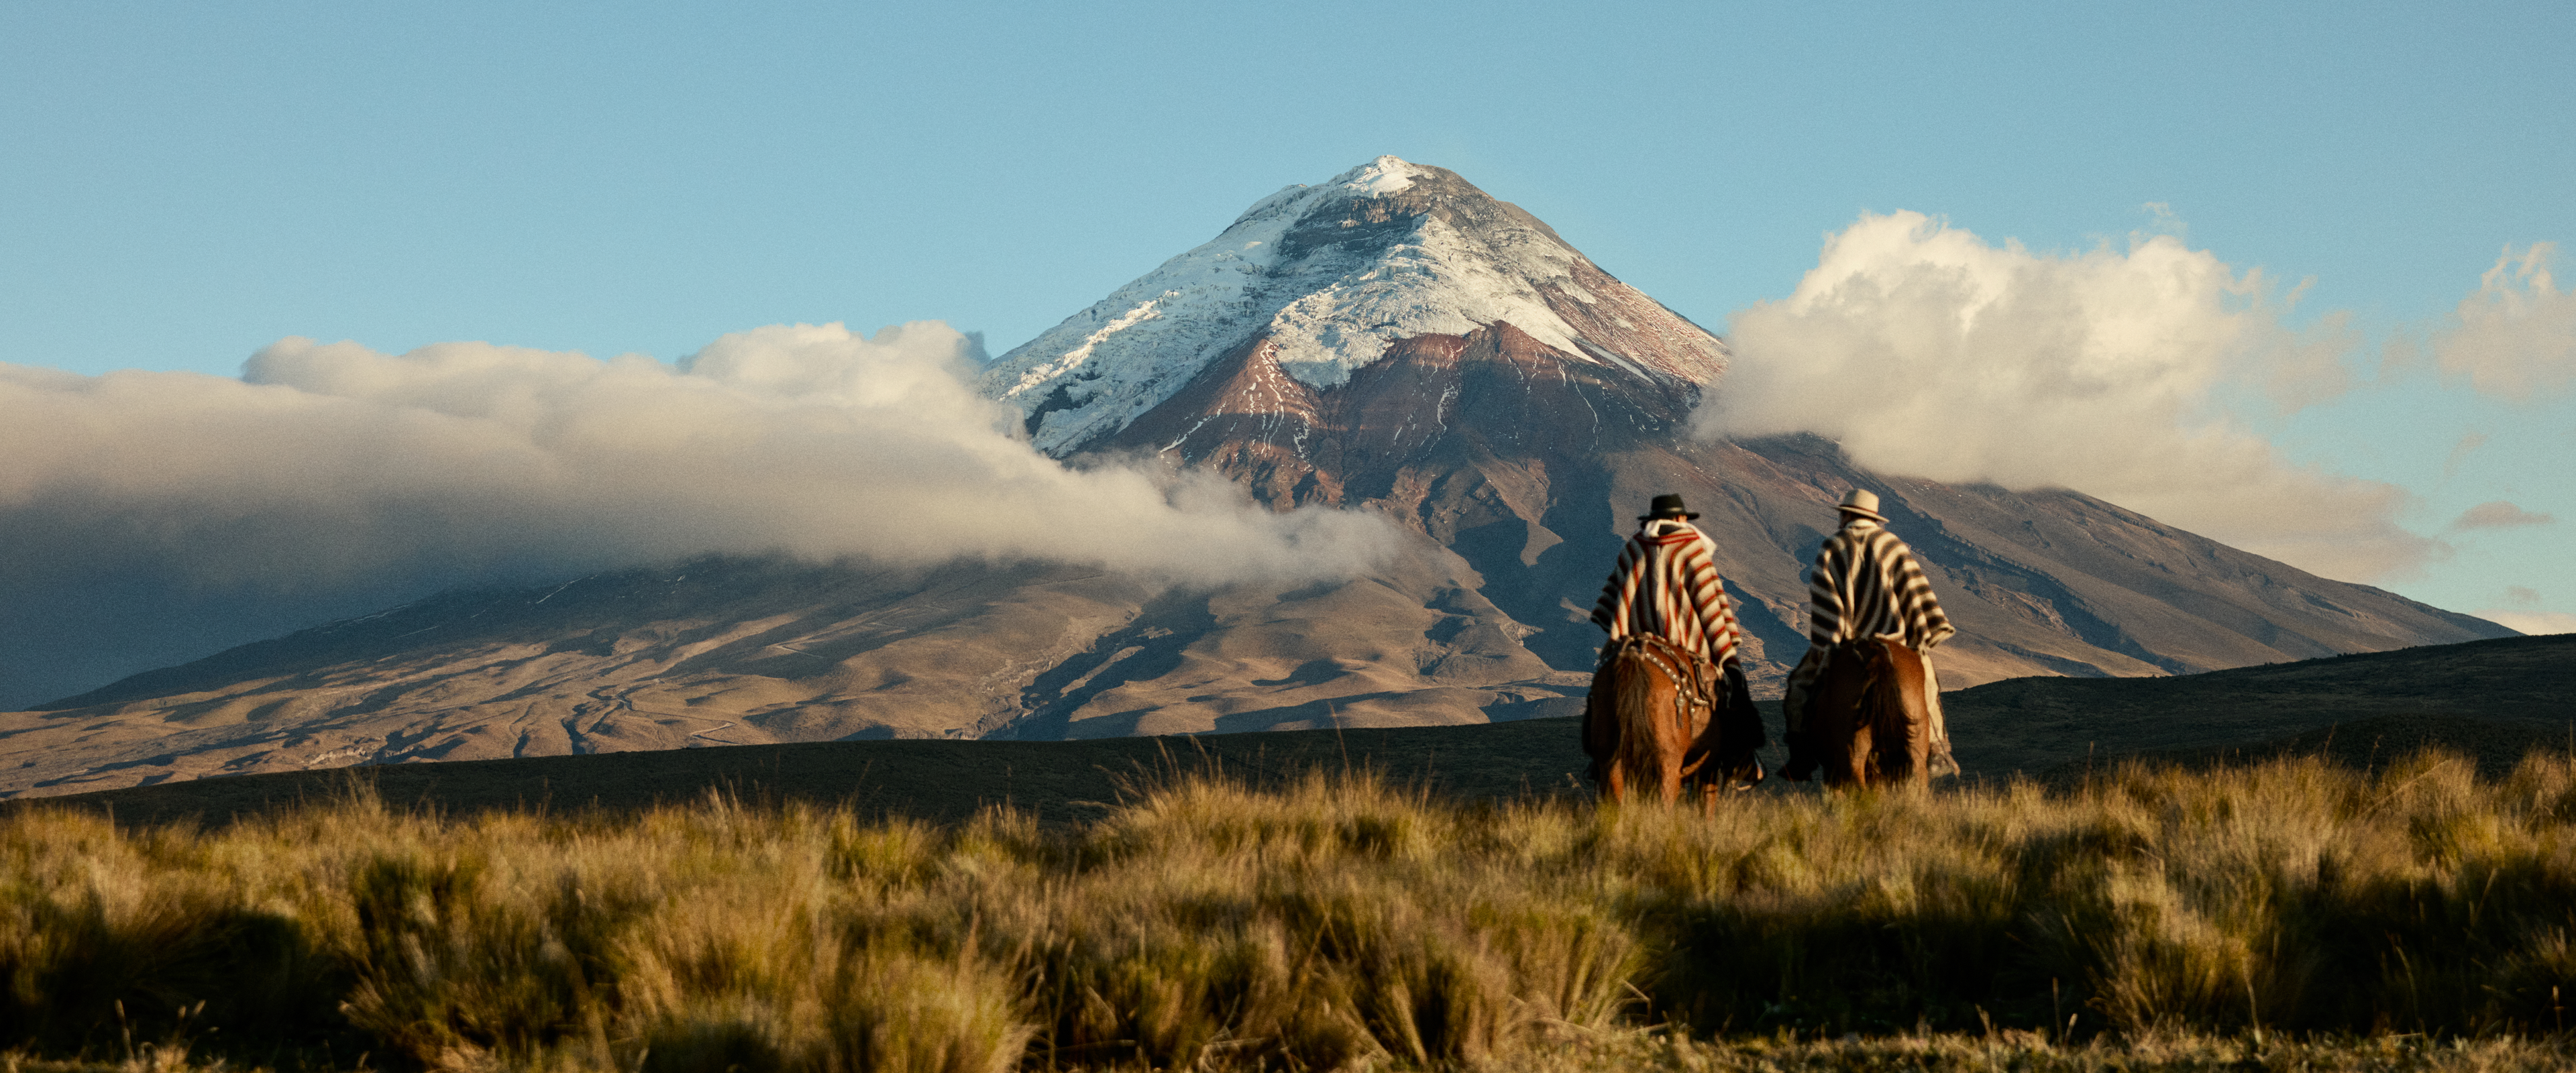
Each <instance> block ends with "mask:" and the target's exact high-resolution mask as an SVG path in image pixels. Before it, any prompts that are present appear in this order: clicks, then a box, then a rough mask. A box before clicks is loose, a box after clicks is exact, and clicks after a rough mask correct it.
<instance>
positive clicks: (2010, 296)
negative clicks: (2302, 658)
mask: <svg viewBox="0 0 2576 1073" xmlns="http://www.w3.org/2000/svg"><path fill="white" fill-rule="evenodd" d="M2296 299H2297V294H2296V292H2295V291H2294V292H2293V293H2292V294H2291V295H2290V296H2289V297H2287V298H2276V297H2275V296H2274V295H2273V294H2272V287H2271V284H2270V283H2269V282H2268V281H2267V280H2266V279H2264V278H2263V276H2262V275H2261V273H2259V272H2245V273H2239V272H2237V271H2235V270H2234V269H2233V268H2231V267H2229V266H2228V265H2226V264H2225V263H2223V262H2221V261H2219V260H2218V259H2217V258H2216V257H2214V256H2212V255H2210V254H2209V253H2207V252H2205V251H2198V250H2192V249H2189V248H2188V247H2186V246H2185V245H2184V244H2183V242H2182V241H2181V240H2180V239H2179V238H2177V237H2175V236H2173V235H2156V236H2145V235H2141V236H2134V237H2133V238H2132V240H2131V242H2130V244H2129V247H2128V248H2127V249H2126V250H2116V249H2111V248H2109V247H2103V248H2099V249H2095V250H2091V251H2089V252H2084V253H2077V254H2038V253H2033V252H2031V251H2029V250H2027V249H2024V248H2023V247H2022V246H2021V245H2020V244H2018V243H2011V242H2007V243H2006V244H2004V245H2002V246H1996V245H1993V244H1990V243H1988V242H1986V241H1985V240H1983V239H1981V238H1979V237H1978V236H1976V235H1975V234H1972V233H1970V232H1967V231H1964V230H1960V229H1957V228H1953V227H1950V226H1948V225H1947V224H1945V223H1943V222H1941V221H1937V220H1933V219H1930V218H1928V217H1925V216H1922V215H1920V214H1917V213H1910V212H1908V213H1897V214H1895V215H1891V216H1877V215H1869V216H1864V217H1862V218H1861V219H1860V221H1859V222H1857V223H1855V224H1853V225H1852V226H1851V227H1850V228H1849V229H1847V230H1845V231H1844V232H1843V233H1841V234H1840V235H1836V236H1834V237H1833V238H1832V239H1830V240H1829V241H1828V242H1827V243H1826V246H1825V249H1824V252H1823V254H1822V255H1821V257H1820V258H1819V260H1818V264H1817V266H1816V268H1815V269H1814V270H1813V271H1810V272H1809V273H1807V275H1806V278H1805V279H1803V280H1801V281H1800V283H1799V285H1798V288H1797V290H1796V291H1795V292H1794V293H1792V294H1791V295H1790V297H1788V298H1787V299H1785V300H1783V301H1778V302H1766V303H1762V304H1759V305H1756V306H1753V307H1751V308H1749V309H1745V310H1743V311H1741V312H1738V313H1737V314H1736V315H1735V317H1734V318H1733V320H1732V323H1731V331H1730V333H1729V342H1730V344H1731V345H1732V346H1733V347H1734V349H1735V351H1736V354H1737V360H1736V362H1735V364H1734V366H1733V367H1732V369H1731V370H1730V371H1729V373H1728V375H1727V378H1726V380H1724V381H1723V382H1721V383H1720V384H1719V385H1718V387H1717V389H1716V390H1715V391H1713V392H1712V393H1711V394H1710V397H1709V399H1708V401H1707V402H1706V403H1705V404H1704V405H1703V407H1702V410H1701V413H1700V415H1699V421H1698V429H1699V431H1700V432H1701V433H1702V434H1704V435H1730V436H1758V435H1768V434H1775V433H1784V432H1792V431H1812V432H1816V433H1819V434H1822V435H1825V436H1827V437H1830V438H1833V439H1836V440H1839V441H1840V442H1841V443H1842V445H1843V447H1844V448H1845V449H1846V450H1848V451H1849V452H1850V453H1851V455H1852V457H1853V459H1854V460H1855V461H1857V462H1859V463H1860V464H1862V465H1864V466H1868V467H1870V468H1872V469H1877V470H1881V471H1886V472H1891V473H1900V474H1910V475H1918V476H1924V477H1929V478H1932V479H1935V480H1944V481H1960V482H1967V481H1992V482H1995V483H1999V484H2004V485H2008V486H2012V487H2018V488H2028V487H2040V486H2064V487H2070V488H2074V489H2077V490H2080V491H2083V492H2087V493H2090V494H2093V495H2097V496H2100V497H2102V498H2104V499H2108V500H2111V501H2113V502H2116V503H2119V504H2121V505H2122V506H2126V507H2129V508H2131V509H2133V510H2137V511H2140V512H2143V513H2145V514H2148V515H2150V516H2152V517H2155V518H2158V519H2160V520H2163V521H2165V522H2168V523H2171V524H2174V525H2178V526H2181V527H2183V528H2185V529H2190V530H2193V531H2196V532H2200V533H2203V534H2206V535H2208V536H2211V537H2213V538H2216V539H2219V540H2222V541H2226V542H2228V543H2231V544H2235V545H2237V546H2240V547H2244V548H2247V549H2248V550H2252V551H2255V552H2257V553H2260V554H2264V555H2269V556H2272V557H2274V558H2278V559H2282V560H2284V561H2287V562H2290V563H2292V564H2294V565H2297V566H2300V567H2303V568H2305V569H2308V570H2311V571H2314V572H2317V573H2320V574H2324V575H2327V576H2330V577H2339V578H2347V579H2352V580H2371V579H2378V578H2384V577H2389V576H2392V575H2403V574H2405V573H2407V572H2410V571H2412V570H2413V569H2415V568H2416V567H2418V566H2419V565H2420V564H2421V563H2423V562H2424V561H2426V560H2427V559H2428V558H2430V557H2433V556H2436V555H2438V554H2440V553H2441V551H2442V550H2443V549H2442V547H2441V546H2440V545H2439V544H2438V543H2436V542H2434V541H2430V540H2426V539H2425V538H2422V537H2419V536H2416V535H2414V534H2411V533H2408V532H2406V531H2405V530H2403V529H2401V528H2399V527H2398V526H2397V525H2396V524H2395V522H2394V521H2393V518H2394V516H2395V514H2396V513H2397V511H2398V510H2399V508H2401V507H2402V506H2404V505H2405V502H2406V498H2407V496H2406V493H2405V492H2404V491H2403V490H2401V489H2399V488H2397V487H2396V486H2394V485H2389V484H2384V483H2379V482H2372V481H2361V480H2354V479H2351V478H2347V477H2341V476H2337V475H2334V474H2331V473H2327V472H2324V471H2322V470H2319V469H2316V468H2314V467H2303V466H2298V465H2293V464H2291V463H2290V462H2289V461H2288V460H2286V459H2284V458H2283V457H2281V455H2280V454H2279V452H2277V451H2276V450H2274V449H2273V447H2272V445H2271V444H2270V443H2269V442H2268V441H2266V440H2264V439H2263V438H2261V437H2260V436H2257V435H2255V434H2254V433H2252V432H2251V431H2249V430H2247V429H2246V428H2245V427H2244V425H2243V424H2242V423H2240V422H2238V421H2236V420H2234V419H2233V418H2232V417H2231V416H2230V414H2229V409H2228V407H2229V406H2230V405H2231V404H2233V403H2237V402H2239V401H2240V400H2261V401H2262V402H2263V403H2264V404H2266V405H2268V407H2269V408H2270V409H2272V410H2274V411H2275V412H2281V413H2287V412H2291V411H2295V410H2298V409H2300V408H2303V407H2306V406H2309V405H2313V404H2315V403H2318V402H2322V401H2325V400H2328V399H2331V398H2334V397H2336V396H2338V395H2340V394H2342V393H2343V392H2344V391H2346V390H2348V389H2349V387H2350V386H2351V382H2350V379H2349V377H2348V376H2347V374H2346V373H2345V370H2344V367H2343V363H2342V358H2343V356H2344V355H2345V354H2346V353H2347V352H2349V351H2350V350H2352V349H2353V347H2354V346H2355V343H2356V340H2355V338H2354V336H2353V333H2352V330H2351V328H2350V326H2349V324H2348V322H2347V320H2346V318H2344V317H2342V316H2340V315H2335V316H2328V317H2324V318H2320V319H2319V320H2318V322H2317V324H2316V326H2315V327H2313V328H2310V329H2306V330H2303V331H2300V330H2292V329H2291V328H2289V327H2287V326H2286V325H2285V324H2284V323H2283V318H2284V317H2285V316H2286V315H2287V313H2288V312H2289V310H2290V308H2291V307H2292V306H2293V305H2294V304H2295V302H2296Z"/></svg>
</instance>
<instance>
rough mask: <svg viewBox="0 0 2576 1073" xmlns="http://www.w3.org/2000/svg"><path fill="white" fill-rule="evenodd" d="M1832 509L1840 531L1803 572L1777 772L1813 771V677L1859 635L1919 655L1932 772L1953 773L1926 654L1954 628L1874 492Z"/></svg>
mask: <svg viewBox="0 0 2576 1073" xmlns="http://www.w3.org/2000/svg"><path fill="white" fill-rule="evenodd" d="M1836 510H1838V511H1839V512H1840V513H1841V515H1842V529H1841V530H1840V531H1838V532H1836V533H1835V534H1834V535H1833V536H1831V537H1828V538H1826V540H1825V545H1824V547H1822V548H1820V549H1818V550H1817V551H1816V566H1815V569H1814V570H1813V571H1812V572H1811V573H1810V574H1809V575H1808V583H1807V598H1808V600H1809V609H1808V612H1807V641H1808V647H1807V654H1806V656H1805V658H1802V659H1800V660H1799V661H1798V667H1797V669H1796V670H1794V671H1791V672H1790V673H1789V687H1788V696H1787V698H1786V699H1785V700H1784V701H1783V702H1782V704H1781V707H1782V709H1783V714H1784V715H1786V716H1787V718H1788V733H1787V734H1786V735H1785V737H1786V738H1787V739H1788V743H1789V762H1788V764H1787V765H1786V766H1784V767H1782V768H1781V769H1780V774H1781V775H1783V776H1785V777H1788V778H1791V779H1798V780H1801V781H1803V780H1805V779H1806V778H1808V777H1809V776H1810V775H1811V774H1813V773H1814V770H1815V767H1816V763H1817V761H1816V759H1815V757H1814V756H1813V749H1812V748H1811V746H1810V744H1809V741H1808V738H1807V736H1806V730H1807V717H1808V715H1809V714H1810V710H1811V709H1812V707H1813V702H1814V698H1815V686H1816V679H1817V677H1818V676H1819V675H1821V674H1823V672H1824V669H1825V663H1826V661H1827V660H1828V659H1829V658H1830V657H1831V655H1832V653H1833V650H1834V647H1835V646H1836V645H1840V644H1843V643H1845V642H1849V641H1854V640H1859V639H1862V638H1884V639H1887V640H1892V641H1895V642H1897V643H1899V644H1902V645H1904V646H1905V647H1907V648H1910V649H1913V650H1914V652H1915V653H1916V654H1917V655H1919V656H1921V657H1923V693H1924V696H1923V703H1924V708H1925V710H1926V712H1927V713H1928V714H1929V715H1930V717H1931V727H1930V731H1931V734H1930V736H1931V742H1930V748H1929V750H1928V752H1929V753H1930V756H1929V763H1930V769H1931V773H1932V774H1935V775H1955V774H1958V772H1959V764H1958V761H1956V760H1954V759H1952V758H1951V756H1950V731H1949V726H1948V724H1947V722H1946V721H1945V720H1943V719H1942V717H1941V686H1940V683H1939V682H1938V681H1937V680H1935V679H1934V678H1933V674H1932V659H1931V655H1930V653H1931V651H1932V649H1933V647H1934V646H1937V645H1939V644H1940V643H1941V642H1942V641H1944V640H1947V639H1949V637H1950V635H1951V634H1954V633H1957V632H1958V630H1957V629H1956V628H1955V627H1953V626H1951V625H1950V617H1949V616H1948V615H1945V614H1943V613H1942V612H1941V601H1940V600H1939V599H1937V598H1935V597H1934V596H1933V595H1932V583H1931V582H1930V581H1928V580H1926V579H1925V578H1924V576H1923V568H1922V567H1921V566H1920V565H1918V564H1916V563H1915V561H1914V551H1913V549H1911V548H1908V547H1906V546H1905V542H1904V541H1902V540H1899V539H1897V538H1896V534H1894V533H1891V532H1888V531H1887V519H1886V518H1885V517H1884V516H1882V515H1880V514H1879V512H1878V495H1877V493H1875V492H1870V491H1867V490H1865V489H1858V488H1855V489H1853V490H1852V492H1851V494H1850V495H1847V496H1844V497H1843V501H1842V503H1841V504H1840V505H1839V506H1838V507H1836Z"/></svg>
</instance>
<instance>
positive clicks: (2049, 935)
mask: <svg viewBox="0 0 2576 1073" xmlns="http://www.w3.org/2000/svg"><path fill="white" fill-rule="evenodd" d="M2571 822H2576V764H2571V763H2570V761H2569V759H2568V758H2567V757H2565V756H2563V755H2535V756H2533V757H2532V758H2530V759H2528V760H2526V761H2525V762H2524V763H2523V765H2522V766H2521V767H2520V768H2518V769H2517V770H2515V771H2514V772H2513V773H2512V774H2511V775H2510V776H2509V777H2508V778H2505V779H2502V780H2497V781H2480V780H2479V779H2478V778H2477V777H2476V776H2475V773H2474V770H2473V769H2472V768H2471V766H2470V765H2469V764H2467V763H2466V762H2464V761H2462V760H2461V759H2459V758H2457V757H2451V756H2445V755H2442V754H2438V753H2430V754H2424V755H2421V756H2418V757H2416V758H2414V759H2411V760H2408V761H2406V762H2404V763H2401V764H2398V765H2395V766H2392V767H2391V768H2389V769H2387V770H2385V771H2383V772H2381V773H2379V774H2378V775H2375V776H2365V775H2359V774H2354V773H2351V772H2348V771H2344V770H2340V769H2335V768H2331V767H2328V766H2325V765H2323V764H2320V763H2317V762H2314V761H2283V762H2278V763H2274V764H2270V765H2268V766H2264V767H2261V768H2258V769H2254V770H2250V771H2244V772H2235V773H2221V774H2205V773H2200V774H2196V773H2182V772H2173V771H2158V770H2151V769H2145V768H2130V769H2124V770H2121V771H2119V772H2115V773H2112V774H2109V775H2106V776H2104V777H2102V778H2100V779H2097V780H2095V781H2094V782H2092V783H2091V784H2090V785H2088V786H2087V787H2085V788H2084V789H2082V790H2081V791H2080V792H2077V793H2074V794H2067V795H2056V796H2051V795H2048V794H2045V793H2042V792H2041V791H2040V790H2038V789H2037V788H2035V787H2032V786H2028V785H2022V786H2016V787H2012V788H2009V789H2005V790H1999V791H1976V792H1956V793H1939V794H1932V795H1905V794H1884V795H1870V794H1863V795H1855V796H1814V795H1791V796H1766V797H1760V798H1751V799H1746V800H1741V801H1736V802H1730V803H1729V805H1728V807H1726V808H1724V809H1721V810H1720V811H1719V813H1718V814H1717V815H1716V816H1715V817H1713V818H1707V817H1702V816H1700V815H1698V814H1696V813H1694V812H1689V811H1680V812H1676V811H1669V810H1664V809H1658V808H1632V809H1625V810H1595V809H1592V808H1590V807H1576V806H1568V805H1565V804H1562V803H1546V802H1542V803H1533V804H1529V805H1525V806H1516V807H1486V806H1473V807H1462V806H1454V805H1451V804H1447V803H1444V802H1442V801H1439V800H1435V799H1430V798H1427V797H1425V796H1423V795H1420V794H1417V793H1411V792H1407V791H1406V790H1404V789H1403V788H1401V787H1395V786H1390V785H1388V784H1385V783H1383V782H1382V781H1379V780H1376V779H1373V778H1370V777H1367V776H1364V775H1359V776H1347V777H1328V776H1324V775H1317V776H1314V777H1311V778H1308V779H1307V780H1305V781H1304V782H1302V783H1299V784H1297V785H1295V786H1293V787H1292V788H1290V789H1287V790H1285V791H1256V790H1252V789H1247V788H1245V787H1243V786H1241V785H1238V784H1235V783H1231V782H1228V781H1226V780H1223V779H1214V778H1199V777H1193V778H1190V779H1186V780H1180V781H1176V782H1174V783H1173V784H1171V785H1166V786H1159V787H1152V788H1148V789H1146V790H1144V791H1142V792H1139V793H1138V794H1136V795H1135V796H1134V798H1133V799H1132V800H1131V801H1130V802H1129V803H1128V804H1127V805H1126V806H1124V807H1122V808H1120V809H1119V810H1117V811H1116V812H1114V813H1113V814H1111V815H1110V816H1108V817H1107V818H1106V819H1104V820H1102V821H1100V822H1098V823H1095V824H1092V825H1089V826H1086V827H1083V828H1080V829H1076V830H1064V829H1056V828H1041V827H1040V826H1038V825H1037V824H1036V823H1035V822H1034V821H1033V820H1032V819H1031V818H1030V817H1029V816H1027V815H1026V814H1020V813H1011V812H1006V811H988V812H986V813H984V814H982V815H980V816H978V817H977V818H976V819H974V820H972V821H971V822H967V823H964V824H959V825H953V826H948V827H934V826H929V825H925V824H920V823H917V822H909V821H893V822H863V821H861V820H859V819H857V818H855V817H854V816H853V815H852V814H851V813H848V812H845V811H836V810H831V809H823V808H817V807H809V806H803V805H786V806H779V807H765V808H754V807H747V806H745V805H743V804H741V803H739V802H737V801H734V800H731V799H728V798H724V797H711V798H709V799H708V800H706V801H705V802H703V803H700V804H698V805H695V806H691V807H679V808H664V809H659V810H656V811H652V812H649V813H645V814H642V815H641V816H640V817H639V816H635V815H608V814H597V815H546V814H530V813H520V814H487V815H478V816H475V817H473V818H471V819H461V820H451V819H446V818H441V817H438V816H435V815H424V814H418V813H406V812H399V811H394V810H389V809H387V808H385V807H384V806H383V805H382V804H381V803H379V802H377V801H375V800H373V799H372V798H370V797H369V796H367V795H366V793H365V792H364V790H363V789H362V788H361V789H359V790H357V791H354V792H353V795H352V796H351V797H350V798H349V799H348V800H345V801H342V802H339V803H337V804H334V805H330V806H327V807H319V808H313V809H308V810H305V811H302V812H297V813H291V814H285V815H280V816H275V817H270V818H265V819H259V820H255V821H251V822H245V823H241V824H237V825H234V826H232V827H228V828H225V829H222V830H219V831H198V830H194V829H189V828H170V827H162V828H151V829H145V830H140V831H132V830H121V829H119V828H117V827H115V826H113V825H111V824H109V823H107V822H105V821H103V820H99V819H95V818H89V817H85V816H82V815H79V814H76V813H70V812H51V813H48V812H28V813H21V814H18V815H15V816H13V817H11V818H9V819H8V820H6V821H5V822H0V1044H7V1045H14V1046H17V1047H19V1048H20V1050H19V1052H18V1053H17V1056H16V1057H15V1058H13V1059H9V1061H11V1062H12V1063H13V1065H12V1068H23V1069H28V1070H38V1069H71V1068H102V1069H105V1068H116V1069H145V1068H173V1069H176V1068H202V1067H203V1063H206V1062H215V1063H217V1064H221V1063H226V1062H228V1063H232V1064H233V1065H234V1066H236V1067H239V1066H266V1067H276V1068H291V1067H297V1066H313V1067H325V1068H350V1067H354V1066H357V1065H360V1064H366V1065H370V1066H372V1067H378V1068H383V1067H396V1068H401V1067H426V1068H435V1069H457V1070H473V1069H504V1068H507V1069H609V1068H614V1069H626V1070H633V1069H651V1070H661V1069H667V1070H699V1069H708V1070H720V1069H727V1068H740V1069H745V1070H763V1069H814V1070H842V1069H847V1070H939V1071H948V1073H966V1071H976V1070H1004V1069H1015V1068H1016V1069H1045V1068H1059V1067H1095V1068H1121V1069H1127V1068H1158V1069H1177V1068H1280V1069H1334V1068H1367V1067H1388V1066H1392V1067H1398V1068H1414V1067H1439V1068H1448V1067H1458V1068H1465V1067H1495V1066H1509V1067H1513V1068H1532V1069H1566V1070H1574V1069H1594V1068H1605V1069H1606V1068H1630V1067H1639V1066H1642V1067H1646V1068H1672V1069H1710V1070H1733V1069H1823V1068H1889V1069H1897V1068H1903V1069H1962V1070H1966V1069H2007V1068H2009V1069H2067V1070H2114V1069H2202V1068H2210V1069H2215V1068H2281V1069H2288V1068H2318V1067H2331V1068H2385V1069H2443V1070H2450V1069H2461V1070H2469V1069H2504V1068H2527V1067H2532V1066H2536V1065H2537V1066H2546V1065H2556V1064H2563V1063H2564V1062H2565V1061H2567V1060H2568V1059H2569V1058H2570V1057H2571V1056H2570V1055H2569V1054H2568V1052H2566V1051H2565V1050H2564V1049H2563V1048H2562V1046H2561V1044H2560V1043H2558V1042H2555V1041H2557V1040H2562V1039H2564V1035H2563V1032H2564V1027H2565V1026H2564V1025H2563V1023H2562V1020H2561V1019H2562V1017H2563V1002H2562V995H2561V992H2562V990H2564V991H2565V992H2568V993H2569V994H2568V995H2567V996H2566V997H2570V998H2576V948H2571V946H2570V939H2569V936H2570V932H2571V928H2576V841H2571V840H2570V838H2569V835H2570V833H2571V830H2576V828H2571ZM135 1040H160V1041H167V1042H164V1043H162V1044H159V1045H157V1046H156V1045H144V1046H140V1047H138V1046H137V1045H136V1044H135V1043H134V1042H133V1041H135ZM2534 1040H2538V1042H2534ZM35 1056H46V1057H48V1058H51V1059H53V1060H55V1063H56V1064H47V1063H46V1062H42V1061H39V1060H38V1058H37V1057H35ZM81 1056H89V1057H92V1058H98V1057H99V1056H108V1057H106V1058H103V1059H101V1060H100V1061H101V1064H96V1065H89V1066H81V1065H77V1064H70V1065H66V1064H59V1063H61V1062H64V1061H68V1060H70V1059H73V1058H78V1057H81ZM192 1056H193V1057H192ZM361 1056H364V1057H363V1058H362V1057H361ZM190 1063H197V1064H194V1065H192V1064H190Z"/></svg>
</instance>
